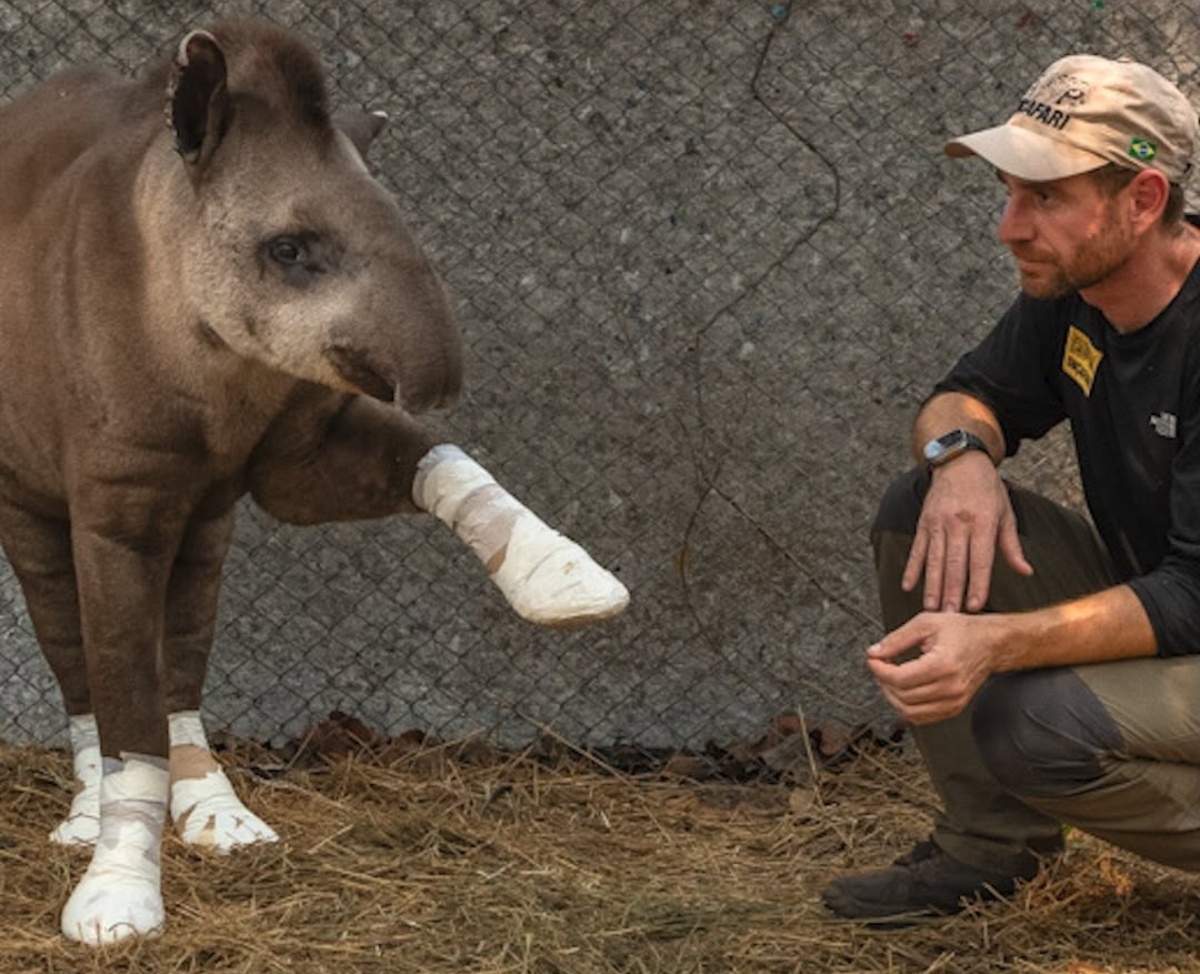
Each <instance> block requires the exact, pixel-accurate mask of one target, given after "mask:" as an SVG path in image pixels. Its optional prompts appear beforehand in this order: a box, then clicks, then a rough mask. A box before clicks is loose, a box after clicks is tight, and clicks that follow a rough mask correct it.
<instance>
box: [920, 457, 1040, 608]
mask: <svg viewBox="0 0 1200 974" xmlns="http://www.w3.org/2000/svg"><path fill="white" fill-rule="evenodd" d="M997 550H999V552H1000V554H1001V556H1002V557H1003V558H1004V560H1005V562H1007V563H1008V565H1009V567H1011V568H1012V569H1013V571H1016V572H1018V573H1020V574H1022V575H1032V574H1033V567H1032V566H1031V565H1030V564H1029V562H1028V561H1026V560H1025V553H1024V551H1023V550H1022V548H1021V541H1020V538H1019V537H1018V536H1017V519H1016V515H1014V514H1013V509H1012V501H1011V500H1010V499H1009V496H1008V490H1007V488H1006V487H1005V486H1004V481H1003V480H1002V479H1001V478H1000V474H999V472H998V471H997V470H996V468H995V467H994V466H993V465H992V461H991V460H990V459H989V458H988V457H987V456H986V455H985V454H983V453H980V452H978V451H972V452H970V453H967V454H964V455H963V456H960V457H957V458H955V459H954V460H951V461H950V462H949V463H947V464H946V465H945V466H942V467H937V468H935V469H934V471H933V478H932V483H931V484H930V486H929V493H928V494H927V495H926V497H925V506H924V507H923V508H922V509H921V519H920V521H918V522H917V533H916V536H915V537H914V538H913V544H912V550H911V551H910V553H909V556H908V564H907V565H905V568H904V576H903V578H902V580H901V585H902V586H903V588H904V591H906V592H911V591H912V590H913V589H914V588H916V586H917V583H918V582H919V581H920V579H921V575H922V574H924V576H925V596H924V599H923V605H924V607H925V609H926V610H927V611H930V612H937V611H942V612H957V611H959V609H961V608H964V607H965V608H966V610H967V611H968V612H978V611H979V610H980V609H982V608H983V606H984V603H986V602H987V597H988V590H989V588H990V586H991V581H992V566H993V564H994V562H995V557H996V551H997ZM964 593H965V596H966V600H965V603H964V600H963V597H964Z"/></svg>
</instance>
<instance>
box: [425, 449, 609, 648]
mask: <svg viewBox="0 0 1200 974" xmlns="http://www.w3.org/2000/svg"><path fill="white" fill-rule="evenodd" d="M413 500H414V501H415V502H416V504H417V506H418V507H420V508H422V509H424V510H426V511H429V513H431V514H433V515H434V516H435V517H437V518H438V519H439V520H440V521H442V522H443V523H444V524H446V525H448V526H449V527H450V528H451V530H453V531H454V533H455V534H457V535H458V536H459V537H460V538H461V539H462V540H463V541H465V542H466V543H467V544H468V545H470V547H471V549H472V550H473V551H474V552H475V554H476V555H478V556H479V559H480V561H482V562H483V563H484V565H486V566H487V570H488V573H489V574H490V575H491V578H492V581H493V582H494V583H495V584H496V586H497V587H498V588H499V589H500V591H501V592H502V593H504V597H505V598H506V599H508V602H509V604H510V605H511V606H512V607H513V609H515V610H516V612H517V614H518V615H520V616H521V617H522V618H524V619H528V620H529V621H530V622H535V623H537V624H538V625H543V626H578V625H584V624H586V623H589V622H598V621H600V620H602V619H609V618H611V617H613V616H615V615H618V614H620V613H621V612H622V611H624V609H625V607H626V606H627V605H628V604H629V591H628V590H627V589H626V588H625V586H624V585H622V584H621V582H620V581H618V580H617V578H616V577H615V576H614V575H613V574H612V573H611V572H609V571H608V570H607V569H605V568H601V567H600V566H599V565H598V564H596V562H595V561H593V560H592V556H591V555H589V554H588V553H587V552H586V551H584V549H583V548H582V547H580V546H579V545H578V544H576V543H575V542H574V541H572V540H570V539H569V538H566V537H564V536H563V535H561V534H559V532H557V531H555V530H554V529H553V528H551V527H550V526H548V525H547V524H546V523H545V522H544V521H542V520H541V519H540V518H539V517H537V515H535V514H534V513H533V512H532V511H531V510H529V508H527V507H526V506H525V505H524V504H522V503H521V502H520V501H518V500H517V499H516V498H514V497H513V496H512V495H511V494H509V493H508V491H506V490H505V489H504V488H503V487H501V486H500V485H499V484H497V483H496V481H495V479H494V478H493V477H492V475H491V474H490V473H488V472H487V471H486V470H484V469H483V467H481V466H480V465H479V464H478V463H476V462H475V461H474V460H472V459H471V458H470V457H469V456H467V455H466V454H465V453H464V452H463V451H462V450H460V449H459V448H458V447H456V446H452V445H450V444H441V445H439V446H435V447H434V448H433V449H432V450H430V451H429V452H428V453H427V454H425V456H424V457H422V458H421V462H420V463H419V464H418V465H417V476H416V479H415V481H414V482H413Z"/></svg>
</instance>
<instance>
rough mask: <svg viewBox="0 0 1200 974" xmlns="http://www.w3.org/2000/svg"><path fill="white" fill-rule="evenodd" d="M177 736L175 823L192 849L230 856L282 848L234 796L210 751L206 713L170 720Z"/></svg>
mask: <svg viewBox="0 0 1200 974" xmlns="http://www.w3.org/2000/svg"><path fill="white" fill-rule="evenodd" d="M167 720H168V726H169V729H170V735H171V819H172V820H173V821H174V822H175V828H176V830H177V831H178V832H179V837H180V838H181V839H183V841H184V842H186V843H188V844H189V845H196V846H204V847H206V848H210V849H213V850H215V851H216V852H221V853H226V852H230V851H231V850H233V849H234V848H236V847H238V846H244V845H252V844H254V843H255V842H276V841H278V839H279V836H278V835H276V834H275V830H274V829H272V828H271V827H270V826H269V825H267V823H266V822H264V821H263V820H262V819H260V818H259V817H258V816H257V815H255V814H254V813H253V812H251V811H250V810H249V809H248V808H246V806H245V805H243V804H242V802H241V799H239V798H238V796H237V795H236V794H235V793H234V790H233V785H231V784H230V783H229V779H228V778H227V777H226V776H225V772H224V771H222V770H221V768H220V766H219V765H218V764H217V762H216V759H215V758H214V757H213V756H212V754H211V753H210V752H209V750H208V738H207V737H206V736H205V734H204V725H203V724H202V723H201V722H200V713H199V711H196V710H183V711H180V712H178V713H174V714H171V715H170V716H169V717H168V718H167Z"/></svg>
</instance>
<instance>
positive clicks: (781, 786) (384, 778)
mask: <svg viewBox="0 0 1200 974" xmlns="http://www.w3.org/2000/svg"><path fill="white" fill-rule="evenodd" d="M810 737H811V735H810ZM805 739H806V738H804V737H803V736H802V735H798V736H797V738H796V740H793V742H792V744H793V753H794V755H795V757H796V761H795V763H794V765H793V766H792V767H791V768H790V769H788V770H785V771H782V772H780V771H773V770H772V769H771V768H769V767H768V766H767V765H766V764H764V763H762V762H757V763H756V762H754V761H742V762H741V763H740V764H739V765H738V767H739V768H740V771H741V773H739V774H737V775H731V774H730V773H729V772H730V769H731V768H733V766H734V765H733V763H731V762H730V760H729V757H730V756H729V755H723V756H719V757H720V759H719V760H718V758H717V757H714V756H713V755H677V756H675V757H674V758H671V759H670V760H660V759H659V758H661V756H658V758H656V759H655V760H654V761H648V762H647V765H646V767H647V769H648V770H643V771H641V772H640V773H630V772H626V771H622V770H619V769H618V768H616V767H614V765H613V763H612V762H611V761H609V760H607V759H606V757H605V756H600V755H595V754H584V753H582V752H580V751H577V750H575V749H573V748H571V747H569V746H566V745H563V744H560V743H558V742H555V741H551V742H550V745H551V746H546V745H545V742H543V743H542V744H540V745H538V747H536V748H534V749H531V750H527V751H525V752H522V753H520V754H505V753H503V752H500V751H498V750H495V749H492V748H489V747H486V746H484V745H482V744H479V743H470V744H467V745H466V746H463V745H454V746H446V745H437V744H434V743H433V742H429V741H427V742H424V743H421V741H420V739H419V737H409V738H408V739H400V740H398V741H393V742H389V743H388V744H387V745H386V746H383V747H380V746H374V747H372V748H370V749H362V748H359V749H357V750H349V751H347V752H346V753H343V754H342V755H341V756H340V757H339V756H336V751H337V749H336V748H335V749H332V750H328V749H327V751H326V759H320V758H316V759H314V758H313V756H312V754H311V751H310V752H308V753H306V754H296V753H293V754H291V755H290V756H288V755H285V756H283V757H281V756H280V755H279V754H268V753H266V752H256V751H254V750H253V749H246V748H242V749H239V750H236V751H231V752H228V753H227V754H226V758H227V763H229V764H230V765H231V766H233V765H236V766H237V767H239V768H241V769H242V770H241V771H240V772H239V773H237V774H236V775H235V780H236V783H237V787H238V788H239V790H240V791H241V792H242V794H243V795H244V796H245V797H246V799H247V801H248V803H249V804H250V805H251V806H252V807H253V808H254V809H255V810H256V811H257V812H259V813H260V814H262V815H263V817H264V818H266V819H267V820H268V821H269V822H271V824H273V825H274V826H275V827H276V829H277V830H278V831H279V833H280V835H281V841H280V842H279V843H278V844H276V845H271V846H264V847H258V848H254V849H250V850H245V851H242V852H241V853H239V854H237V855H233V856H229V857H217V856H208V855H200V854H198V853H196V852H195V851H193V850H189V849H186V848H184V847H183V846H182V845H181V844H180V843H179V842H178V841H177V840H175V839H174V838H171V839H169V840H168V841H167V842H166V844H165V849H164V865H163V874H164V893H165V898H166V903H167V913H168V927H167V930H166V932H165V933H164V935H163V936H161V937H160V938H158V939H154V940H146V941H141V942H135V943H132V944H126V945H118V946H116V947H113V948H107V949H103V950H99V951H93V950H88V949H85V948H81V947H78V946H75V945H72V944H69V943H68V942H67V941H65V940H64V939H63V938H62V937H61V936H60V935H59V933H58V913H59V910H60V909H61V907H62V904H63V902H64V901H65V899H66V897H67V895H68V893H69V891H70V888H71V886H72V884H73V883H74V881H75V880H76V879H77V878H78V876H79V874H80V873H81V871H82V870H83V868H84V867H85V865H86V862H87V856H86V854H81V853H79V852H72V851H68V850H64V849H61V848H58V847H55V846H52V845H50V844H49V843H48V842H47V840H46V833H47V832H48V830H49V829H50V828H51V827H52V826H53V825H54V824H55V822H56V821H57V820H58V818H59V817H60V816H61V815H62V814H63V813H64V812H65V810H66V808H67V807H68V804H69V801H70V790H69V788H70V766H69V761H68V759H67V757H66V755H64V754H63V753H61V752H57V751H47V750H41V749H32V748H26V749H10V750H4V751H2V752H0V781H2V787H3V789H4V794H5V796H6V797H5V800H4V802H3V803H2V804H0V816H2V817H0V918H2V923H0V970H2V971H3V972H4V974H35V972H36V974H67V972H70V974H83V972H131V974H132V972H139V974H140V972H155V974H168V972H170V974H174V972H198V971H204V972H239V974H271V972H277V971H278V972H283V971H287V972H292V974H317V972H337V974H377V972H380V974H381V972H388V974H394V972H423V974H434V972H451V971H476V972H481V974H501V972H505V974H508V972H514V974H515V972H537V974H610V972H638V974H649V972H671V974H682V972H738V974H751V972H772V974H774V972H779V974H783V972H804V974H808V972H826V971H829V972H832V971H839V972H851V971H855V972H881V974H882V972H908V971H912V972H932V971H952V972H984V971H987V972H989V974H999V972H1014V974H1015V972H1021V974H1030V972H1035V971H1036V972H1051V974H1117V972H1121V974H1133V972H1156V974H1165V972H1182V971H1195V970H1200V962H1198V961H1197V960H1196V958H1195V955H1194V932H1195V930H1196V928H1197V924H1198V922H1200V921H1198V919H1197V917H1198V916H1200V890H1197V887H1196V884H1195V883H1194V882H1193V881H1191V880H1190V879H1189V878H1188V877H1186V876H1184V875H1183V874H1180V873H1175V872H1170V871H1167V870H1162V869H1159V868H1156V867H1153V866H1151V865H1148V864H1146V863H1142V862H1139V861H1137V860H1134V859H1133V858H1132V857H1127V856H1125V855H1123V854H1121V853H1118V852H1116V851H1114V850H1112V849H1110V848H1108V847H1105V846H1102V845H1101V844H1100V843H1098V842H1095V841H1093V840H1090V839H1088V838H1087V837H1085V836H1078V835H1073V836H1072V837H1071V840H1070V842H1069V851H1068V854H1067V856H1066V857H1065V859H1064V860H1063V861H1062V862H1061V863H1060V864H1058V865H1057V866H1055V867H1054V868H1053V869H1051V870H1050V871H1049V872H1047V873H1045V874H1043V875H1042V876H1041V877H1039V878H1038V879H1036V880H1035V881H1034V882H1032V883H1031V884H1029V885H1028V886H1026V887H1024V888H1022V889H1021V890H1019V891H1018V894H1017V895H1016V896H1015V897H1014V898H1013V899H1012V900H1011V901H1008V902H1000V903H993V904H990V905H987V906H977V907H972V908H970V909H969V910H968V911H967V912H966V913H965V914H963V915H961V916H958V917H954V918H949V919H943V920H938V921H933V922H929V923H926V924H923V925H921V926H918V927H914V928H909V929H905V930H890V931H878V930H870V929H866V928H863V927H861V926H859V925H857V924H854V923H849V922H845V921H840V920H837V919H834V918H833V917H831V916H830V915H829V914H828V913H826V912H825V910H824V909H823V907H822V906H821V903H820V890H821V888H822V886H823V885H824V883H825V882H826V881H828V880H829V879H830V878H831V877H833V876H834V875H835V874H837V873H838V872H840V871H842V870H843V869H846V868H850V867H857V866H860V865H867V864H872V863H876V862H880V861H883V860H885V859H886V858H888V857H890V856H892V855H894V854H895V853H896V852H898V851H900V850H902V849H904V848H906V847H907V846H909V845H910V844H911V843H912V842H913V841H914V840H916V839H919V838H921V837H922V836H923V835H924V830H925V829H926V828H927V819H926V811H927V809H928V807H929V805H930V801H931V796H930V794H929V791H928V784H927V781H926V779H925V777H924V773H923V771H922V770H921V767H920V764H919V763H918V762H917V761H916V760H915V758H914V757H913V756H912V754H911V753H910V750H911V749H908V748H905V747H903V746H902V745H896V744H895V743H888V744H887V745H885V746H878V745H877V744H873V743H869V744H867V745H865V746H861V747H858V748H857V749H856V751H857V753H856V755H855V756H854V757H853V759H851V760H845V759H844V758H845V755H843V760H840V761H838V762H829V761H826V760H823V759H822V758H821V755H819V754H816V753H815V752H814V751H813V750H812V748H811V747H810V746H809V745H805V744H804V740H805ZM797 741H798V742H799V745H800V746H796V745H797ZM806 752H807V762H808V763H807V767H806V766H805V760H806V757H805V753H806ZM627 756H628V755H626V757H627ZM609 757H612V755H609ZM614 760H615V758H614ZM288 763H290V764H291V767H290V768H288V767H285V765H286V764H288ZM655 764H657V767H654V765H655ZM735 778H737V779H739V780H734V779H735Z"/></svg>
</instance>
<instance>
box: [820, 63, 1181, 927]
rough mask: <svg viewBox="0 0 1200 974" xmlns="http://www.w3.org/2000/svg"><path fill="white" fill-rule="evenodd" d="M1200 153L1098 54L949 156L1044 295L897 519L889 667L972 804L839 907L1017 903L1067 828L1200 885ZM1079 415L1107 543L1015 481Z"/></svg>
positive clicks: (827, 896)
mask: <svg viewBox="0 0 1200 974" xmlns="http://www.w3.org/2000/svg"><path fill="white" fill-rule="evenodd" d="M1196 141H1197V120H1196V112H1195V110H1194V109H1193V108H1192V107H1191V106H1190V105H1189V103H1188V100H1187V99H1186V98H1185V97H1184V95H1183V94H1182V93H1181V92H1180V91H1179V90H1178V89H1177V88H1176V87H1175V86H1173V85H1172V84H1170V83H1169V82H1167V81H1166V80H1165V79H1163V78H1162V77H1161V76H1160V75H1158V74H1157V73H1155V72H1154V71H1152V70H1151V69H1149V68H1147V67H1145V66H1143V65H1140V64H1136V63H1133V62H1130V61H1109V60H1105V59H1103V58H1099V57H1093V56H1088V55H1077V56H1072V57H1067V58H1063V59H1061V60H1059V61H1057V62H1055V63H1054V64H1052V65H1051V66H1050V67H1049V68H1048V69H1047V70H1046V71H1045V72H1044V73H1043V74H1042V76H1041V77H1040V78H1039V79H1038V80H1037V81H1036V82H1035V83H1034V84H1033V86H1032V87H1031V88H1030V89H1029V90H1028V91H1027V92H1026V94H1025V96H1024V98H1022V99H1021V101H1020V105H1019V108H1018V110H1017V112H1016V113H1015V114H1014V115H1013V116H1012V117H1011V118H1010V119H1009V120H1008V121H1007V122H1006V123H1005V124H1003V125H1000V126H998V127H995V128H990V129H987V130H984V131H980V132H975V133H972V134H969V135H966V136H963V137H961V138H959V139H955V140H954V141H952V142H950V143H949V144H948V145H947V147H946V152H947V153H948V154H949V155H951V156H979V157H981V158H982V159H983V160H985V161H986V162H987V163H990V164H991V165H992V166H993V167H995V169H996V172H997V176H998V178H999V181H1000V183H1001V184H1002V185H1003V187H1004V190H1005V191H1006V193H1007V205H1006V207H1005V210H1004V215H1003V218H1002V219H1001V222H1000V228H999V236H1000V240H1001V241H1002V242H1003V243H1004V244H1005V246H1007V247H1008V248H1009V250H1010V251H1011V252H1012V255H1013V257H1014V258H1015V261H1016V265H1017V268H1018V270H1019V273H1020V285H1021V293H1020V294H1019V296H1018V297H1017V298H1016V300H1015V302H1014V303H1013V304H1012V306H1011V307H1010V308H1009V309H1008V311H1007V312H1006V313H1005V314H1004V315H1003V317H1002V318H1001V319H1000V321H999V322H998V323H997V325H996V326H995V328H994V329H993V330H992V332H991V333H990V334H989V335H987V337H986V338H984V340H983V341H982V342H981V343H980V344H979V345H978V346H977V347H976V348H974V349H973V350H971V351H969V352H967V353H966V354H965V355H964V356H963V357H962V358H961V359H960V360H959V361H958V363H957V364H956V365H955V366H954V367H953V369H952V370H951V371H950V373H949V374H948V375H947V376H946V377H945V378H944V379H943V380H942V381H941V382H940V383H939V384H938V385H937V386H936V388H935V391H934V393H933V395H932V396H931V398H930V399H928V400H927V402H926V403H925V405H924V406H923V408H922V409H921V410H920V412H919V414H918V416H917V418H916V421H915V426H914V430H913V448H914V453H915V455H916V457H917V459H918V462H919V467H918V469H916V470H914V471H913V472H911V473H909V474H908V475H906V476H904V477H902V478H901V479H900V480H898V481H897V482H896V483H894V484H893V485H892V486H891V488H890V489H889V491H888V492H887V494H886V496H885V498H884V501H883V504H882V506H881V509H880V512H879V515H878V518H877V521H876V523H875V526H874V530H873V538H872V540H873V544H874V549H875V556H876V565H877V571H878V577H879V584H880V590H881V602H882V607H883V621H884V624H885V627H886V629H887V635H886V636H884V638H882V639H881V640H880V641H879V642H878V643H876V644H875V645H873V646H871V647H870V648H869V649H868V651H867V666H868V667H869V669H870V671H871V673H872V675H873V676H874V678H875V680H876V681H877V683H878V685H879V687H880V689H881V691H882V693H883V695H884V697H885V698H886V699H887V701H888V702H889V703H890V704H891V705H892V706H893V707H894V708H895V710H896V711H897V712H898V713H899V714H900V715H901V717H903V718H904V719H905V720H907V721H908V722H909V723H910V724H911V725H912V729H913V735H914V737H915V739H916V741H917V743H918V746H919V748H920V750H921V754H922V757H923V758H924V761H925V763H926V765H927V767H928V769H929V773H930V776H931V778H932V780H933V783H934V786H935V788H936V789H937V792H938V794H939V797H940V799H941V801H942V803H943V805H944V811H943V812H942V813H941V814H940V815H939V817H938V818H937V821H936V822H935V823H934V827H933V832H932V834H931V836H930V837H929V839H928V840H926V841H923V842H920V843H918V845H917V846H916V848H914V849H913V850H911V851H910V852H908V853H907V854H905V855H903V856H901V857H900V858H899V859H897V860H896V861H895V862H894V863H893V864H892V865H890V866H887V867H884V868H877V869H872V870H869V871H866V872H860V873H856V874H850V875H844V876H841V877H839V878H837V879H835V880H834V881H833V882H832V883H831V884H830V885H829V886H828V887H827V888H826V890H825V891H824V900H825V903H826V905H827V906H828V907H829V908H830V909H831V910H833V911H834V912H835V913H837V914H838V915H840V916H844V917H851V918H859V919H867V920H879V919H884V918H892V919H895V918H902V917H913V916H921V915H929V914H946V913H953V912H955V911H957V910H959V909H961V908H962V906H963V905H964V903H965V902H967V901H969V900H973V899H975V898H977V897H982V898H987V897H992V896H995V895H1007V894H1009V893H1011V892H1012V891H1013V890H1014V888H1015V887H1016V885H1017V884H1018V883H1019V882H1020V881H1022V880H1027V879H1029V878H1031V877H1033V876H1034V875H1035V874H1036V873H1037V871H1038V869H1039V868H1040V866H1041V865H1042V864H1043V863H1044V862H1046V861H1047V859H1048V858H1052V857H1054V856H1055V855H1057V854H1058V853H1059V852H1060V851H1061V849H1062V841H1063V840H1062V834H1063V832H1062V824H1063V823H1066V824H1070V825H1072V826H1075V827H1077V828H1079V829H1082V830H1084V831H1086V832H1089V833H1091V834H1093V835H1096V836H1099V837H1100V838H1102V839H1104V840H1106V841H1108V842H1111V843H1114V844H1115V845H1118V846H1121V847H1123V848H1125V849H1129V850H1132V851H1133V852H1135V853H1137V854H1139V855H1142V856H1145V857H1146V858H1149V859H1153V860H1155V861H1157V862H1160V863H1165V864H1167V865H1170V866H1175V867H1178V868H1181V869H1187V870H1195V871H1200V706H1198V704H1197V701H1200V268H1198V267H1197V261H1198V259H1200V231H1198V230H1197V229H1196V227H1195V226H1193V225H1192V223H1191V222H1190V221H1189V220H1188V219H1186V218H1185V217H1184V216H1183V188H1182V187H1183V184H1184V182H1185V180H1186V178H1187V176H1188V175H1189V173H1190V171H1191V168H1192V156H1193V152H1194V149H1195V147H1196ZM1063 421H1069V422H1070V425H1071V432H1072V435H1073V437H1074V442H1075V448H1076V452H1077V456H1078V461H1079V467H1080V472H1081V477H1082V483H1083V488H1084V493H1085V496H1086V500H1087V505H1088V508H1089V511H1090V513H1091V521H1090V522H1089V521H1088V520H1087V519H1085V518H1083V517H1081V516H1079V515H1077V514H1075V513H1073V512H1070V511H1068V510H1066V509H1064V508H1061V507H1059V506H1057V505H1056V504H1053V503H1051V502H1050V501H1048V500H1047V499H1045V498H1043V497H1039V496H1037V495H1035V494H1033V493H1030V492H1028V491H1024V490H1020V489H1018V488H1016V487H1013V486H1010V485H1008V484H1007V483H1006V482H1005V481H1004V480H1003V479H1002V478H1001V475H1000V473H999V470H998V467H999V466H1000V464H1001V461H1002V460H1003V459H1004V458H1005V457H1007V456H1011V455H1013V454H1014V453H1015V452H1016V451H1017V448H1018V447H1019V445H1020V444H1021V442H1022V441H1023V440H1027V439H1037V438H1039V437H1041V436H1043V435H1045V434H1046V433H1047V432H1048V431H1049V430H1050V429H1051V428H1052V427H1054V426H1056V425H1058V424H1059V423H1061V422H1063Z"/></svg>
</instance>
